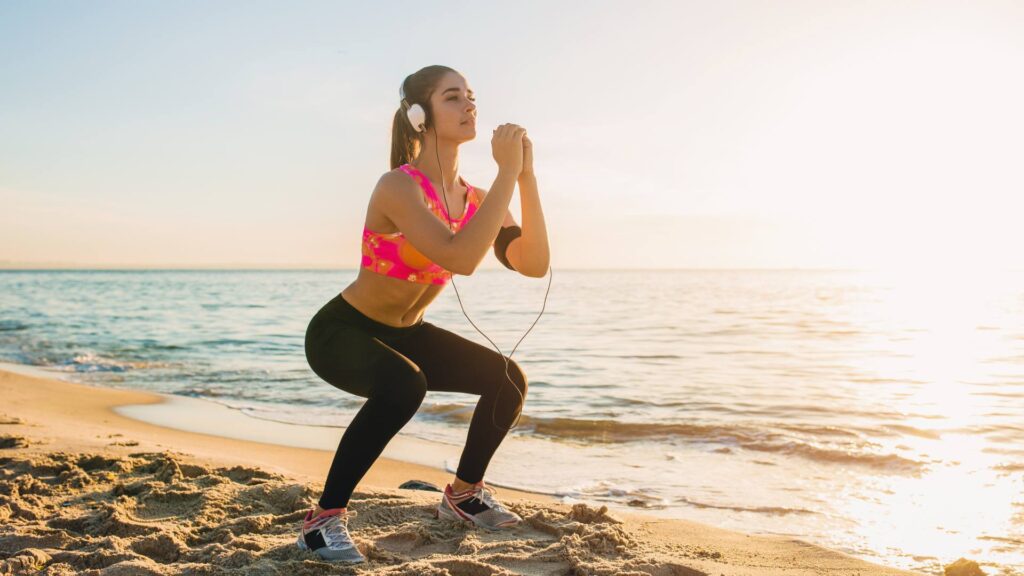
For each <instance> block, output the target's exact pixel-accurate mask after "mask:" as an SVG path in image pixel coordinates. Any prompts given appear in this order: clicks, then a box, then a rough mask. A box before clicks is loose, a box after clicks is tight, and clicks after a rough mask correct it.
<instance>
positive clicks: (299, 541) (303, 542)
mask: <svg viewBox="0 0 1024 576" xmlns="http://www.w3.org/2000/svg"><path fill="white" fill-rule="evenodd" d="M296 544H297V545H298V546H299V550H303V551H306V552H312V553H314V554H316V555H317V558H320V559H321V560H324V561H325V562H335V563H338V564H362V563H364V562H366V558H365V557H364V558H354V559H347V558H324V557H323V556H322V555H321V554H320V553H319V552H317V551H316V550H310V549H309V546H307V545H306V540H305V539H303V538H302V534H299V537H298V539H297V540H296Z"/></svg>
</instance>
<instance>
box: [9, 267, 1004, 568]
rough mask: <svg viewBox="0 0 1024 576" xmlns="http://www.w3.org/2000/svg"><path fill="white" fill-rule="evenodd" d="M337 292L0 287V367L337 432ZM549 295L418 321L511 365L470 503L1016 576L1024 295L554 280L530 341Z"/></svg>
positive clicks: (43, 281) (451, 435) (165, 276)
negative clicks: (509, 498)
mask: <svg viewBox="0 0 1024 576" xmlns="http://www.w3.org/2000/svg"><path fill="white" fill-rule="evenodd" d="M355 275H356V271H354V270H340V271H209V270H195V271H184V270H165V271H137V270H131V271H109V270H99V271H83V270H66V271H0V361H5V362H12V363H19V364H26V365H32V366H37V367H42V368H45V369H46V370H48V371H52V372H54V373H55V374H57V375H58V376H59V377H61V378H63V379H67V380H73V381H77V382H83V383H93V384H97V385H104V386H113V387H124V388H137V389H146V390H153V391H159V392H164V393H170V394H177V395H184V396H192V397H198V398H205V399H209V400H212V401H215V402H219V403H222V404H224V405H227V406H229V407H232V408H236V409H238V410H240V411H243V412H244V413H246V414H249V415H251V416H254V417H257V418H264V419H269V420H277V421H283V422H295V423H304V424H310V423H312V424H319V425H322V426H345V425H347V424H348V422H349V421H350V420H351V419H352V417H353V416H354V414H355V412H356V411H357V410H358V409H359V407H360V406H362V403H363V402H364V399H362V398H359V397H355V396H350V395H347V394H345V393H343V392H341V391H339V390H337V389H335V388H334V387H332V386H330V385H329V384H326V383H324V382H322V381H321V380H319V379H318V378H317V376H316V375H315V374H314V373H313V372H312V371H311V370H310V369H309V367H308V366H307V364H306V361H305V356H304V354H303V336H304V333H305V328H306V325H307V323H308V322H309V319H310V318H311V317H312V315H313V314H314V313H315V312H316V311H317V309H319V307H320V306H322V305H323V304H324V303H325V302H326V301H327V300H329V299H330V298H332V297H334V296H335V295H336V294H337V293H338V292H340V291H341V290H342V289H343V288H344V287H345V286H347V285H348V284H349V283H350V282H351V281H352V280H353V279H354V278H355ZM547 286H548V279H547V278H544V279H531V278H524V277H520V276H517V275H515V274H511V273H509V272H508V271H505V270H485V271H480V272H478V273H477V274H475V275H473V276H471V277H464V276H456V278H455V288H453V287H452V286H450V285H449V287H448V288H446V290H445V292H444V293H443V294H442V295H441V296H440V297H439V298H438V299H437V300H436V301H435V302H434V304H433V305H432V306H431V308H430V309H429V310H428V311H427V313H426V319H427V320H428V321H430V322H432V323H434V324H437V325H439V326H442V327H444V328H447V329H449V330H452V331H453V332H456V333H459V334H460V335H462V336H464V337H466V338H469V339H471V340H474V341H476V342H478V343H480V344H482V345H485V346H491V343H490V342H489V341H488V340H487V339H486V338H484V337H483V336H482V335H481V334H480V333H479V332H477V330H476V329H475V328H474V327H473V325H472V324H470V323H469V321H467V320H466V317H465V316H464V315H463V309H465V311H466V312H467V313H468V314H469V317H470V318H472V320H473V323H475V324H476V325H477V326H478V327H479V328H480V329H481V330H483V332H484V333H485V334H486V335H487V337H488V338H490V340H492V341H493V342H494V343H495V344H497V346H498V347H499V348H500V349H501V351H502V352H503V353H505V354H508V353H510V352H511V351H512V349H513V347H516V346H517V343H518V347H517V348H515V352H514V354H513V358H514V359H515V360H516V361H517V362H518V363H519V364H520V365H521V366H522V367H523V368H524V370H525V372H526V374H527V378H528V379H529V382H530V391H529V395H528V399H527V403H526V407H525V409H524V411H523V415H522V417H521V419H520V422H519V427H518V428H517V429H514V430H513V431H511V432H510V433H509V435H508V436H507V437H506V439H505V441H504V442H503V444H502V446H501V447H500V448H499V451H498V453H497V454H496V456H495V458H494V460H493V461H492V463H491V466H490V468H489V469H488V472H487V479H488V481H489V482H492V483H494V484H496V485H499V486H501V485H505V486H513V487H522V488H526V489H530V490H535V491H543V492H548V493H551V494H554V495H557V496H560V497H561V498H562V499H563V500H564V501H566V502H573V501H583V500H586V501H588V502H602V503H607V504H608V505H609V506H610V507H612V508H616V507H618V508H622V509H629V510H630V511H633V512H640V513H648V514H652V515H657V516H664V517H674V518H685V519H690V520H695V521H699V522H706V523H710V524H714V525H717V526H721V527H724V528H731V529H738V530H743V531H747V532H753V533H763V534H784V535H792V536H795V537H798V538H801V539H804V540H807V541H810V542H814V543H818V544H821V545H823V546H828V547H830V548H834V549H838V550H841V551H844V552H846V553H848V554H851V555H854V556H857V557H861V558H864V559H867V560H870V561H875V562H880V563H883V564H886V565H890V566H896V567H902V568H906V569H911V570H918V571H921V572H924V573H931V574H941V573H942V566H943V565H944V564H947V563H949V562H952V561H954V560H956V559H957V558H959V557H961V556H963V557H967V558H970V559H973V560H976V561H978V562H979V563H980V564H981V565H982V567H983V569H985V570H986V572H988V573H989V574H1024V273H1020V272H1012V273H1011V272H1002V273H987V274H986V273H964V272H958V271H941V272H913V273H910V272H907V273H902V274H897V273H891V272H889V273H883V272H863V271H791V270H771V271H764V270H748V271H718V270H692V271H690V270H680V271H558V270H555V271H554V277H553V281H552V284H551V288H550V293H549V294H548V297H547V302H546V305H545V311H544V314H543V316H542V317H541V318H540V319H539V320H537V316H538V314H539V313H540V310H541V306H542V304H543V303H544V296H545V290H546V289H547ZM456 289H457V291H458V294H456ZM460 300H461V301H460ZM535 320H536V324H535V325H533V328H532V330H531V331H530V333H529V334H528V335H527V336H526V337H525V339H523V340H522V341H521V342H520V338H521V337H522V336H523V334H524V333H525V332H526V331H527V329H529V328H530V326H531V324H533V323H534V321H535ZM476 400H477V397H471V396H466V395H461V394H455V393H445V392H430V393H428V395H427V397H426V399H425V400H424V403H423V405H422V406H421V408H420V411H419V412H418V413H417V415H416V416H415V417H414V418H413V420H412V421H411V422H410V423H409V424H408V425H407V426H406V428H404V429H403V430H402V432H400V434H402V435H412V436H416V437H421V438H425V439H429V440H433V441H436V442H442V443H448V444H452V445H458V446H461V445H462V443H463V442H464V440H465V434H466V428H467V426H468V423H469V420H470V417H471V416H472V411H473V408H474V406H475V404H476ZM457 463H458V462H457V460H455V461H447V462H443V463H442V462H439V463H437V464H438V465H443V466H445V467H447V468H448V469H449V470H451V471H454V470H455V467H456V466H457Z"/></svg>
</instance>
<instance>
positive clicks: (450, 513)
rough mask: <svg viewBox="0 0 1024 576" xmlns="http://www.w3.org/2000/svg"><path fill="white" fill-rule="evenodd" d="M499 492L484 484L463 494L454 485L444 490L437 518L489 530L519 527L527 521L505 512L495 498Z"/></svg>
mask: <svg viewBox="0 0 1024 576" xmlns="http://www.w3.org/2000/svg"><path fill="white" fill-rule="evenodd" d="M495 493H496V490H494V488H491V487H490V486H487V485H486V484H485V483H484V481H483V480H481V481H480V482H477V483H476V484H475V485H474V486H473V487H472V488H470V489H468V490H465V491H463V492H455V491H453V490H452V485H451V484H448V485H447V486H445V487H444V495H443V496H442V497H441V503H440V504H438V505H437V509H436V510H434V517H435V518H445V519H448V520H458V521H461V522H466V523H469V522H471V523H473V524H475V525H477V526H480V527H482V528H486V529H488V530H500V529H503V528H509V527H512V526H515V525H517V524H519V523H520V522H522V521H523V519H522V518H521V517H520V516H519V515H518V514H516V513H515V512H512V511H511V510H508V509H507V508H505V506H504V505H502V504H501V502H498V500H497V499H496V498H495V497H494V494H495Z"/></svg>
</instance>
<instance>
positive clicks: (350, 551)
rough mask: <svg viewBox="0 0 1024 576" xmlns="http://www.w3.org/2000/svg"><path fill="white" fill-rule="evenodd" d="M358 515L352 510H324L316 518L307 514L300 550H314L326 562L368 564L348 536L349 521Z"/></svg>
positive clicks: (300, 532)
mask: <svg viewBox="0 0 1024 576" xmlns="http://www.w3.org/2000/svg"><path fill="white" fill-rule="evenodd" d="M355 515H356V513H355V512H354V511H352V510H345V511H342V510H341V509H340V508H334V509H333V510H324V511H323V512H321V513H320V515H319V516H317V517H316V518H314V517H313V511H312V510H310V511H309V512H307V513H306V518H305V519H304V520H303V521H302V529H301V530H299V540H298V545H299V549H300V550H312V551H313V552H316V553H317V554H318V555H319V556H320V557H321V558H323V559H324V560H331V561H337V562H347V563H353V564H358V563H361V562H366V558H365V557H364V556H363V555H362V554H360V553H359V549H358V548H356V545H355V542H353V541H352V537H351V536H349V534H348V520H349V518H352V517H354V516H355Z"/></svg>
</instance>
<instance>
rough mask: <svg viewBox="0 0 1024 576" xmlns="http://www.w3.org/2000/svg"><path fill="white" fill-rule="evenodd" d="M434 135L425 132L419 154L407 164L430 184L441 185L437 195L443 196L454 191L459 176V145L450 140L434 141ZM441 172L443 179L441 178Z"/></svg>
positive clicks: (433, 133)
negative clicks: (439, 164)
mask: <svg viewBox="0 0 1024 576" xmlns="http://www.w3.org/2000/svg"><path fill="white" fill-rule="evenodd" d="M436 135H437V133H436V132H434V131H432V130H431V131H429V132H427V134H426V138H424V140H423V145H422V146H421V147H420V153H419V154H417V155H416V159H415V160H413V161H412V162H409V163H410V164H412V165H413V166H415V167H416V169H417V170H419V171H420V172H423V173H424V174H425V175H426V176H427V178H430V181H431V182H441V183H443V188H444V189H443V190H440V189H439V190H438V191H437V192H438V193H439V194H443V193H445V192H452V191H454V190H455V189H456V188H455V186H456V183H457V181H458V176H459V145H458V144H457V143H455V142H452V141H450V140H444V139H442V140H440V141H437V140H435V136H436ZM435 141H436V142H437V144H436V145H435V144H434V143H435ZM438 158H440V160H441V166H440V168H439V167H438ZM442 172H443V175H444V178H442V177H441V176H442ZM435 188H436V186H435Z"/></svg>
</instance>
